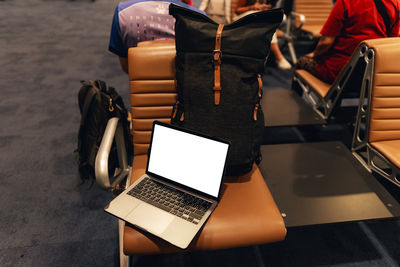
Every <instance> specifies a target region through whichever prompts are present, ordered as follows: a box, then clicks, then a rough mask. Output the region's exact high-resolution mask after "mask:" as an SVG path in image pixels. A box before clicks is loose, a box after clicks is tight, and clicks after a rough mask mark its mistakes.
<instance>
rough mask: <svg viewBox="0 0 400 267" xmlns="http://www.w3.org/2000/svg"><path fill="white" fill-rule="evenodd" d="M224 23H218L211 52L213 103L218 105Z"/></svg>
mask: <svg viewBox="0 0 400 267" xmlns="http://www.w3.org/2000/svg"><path fill="white" fill-rule="evenodd" d="M223 28H224V24H219V25H218V29H217V35H216V36H215V49H214V52H213V64H214V87H213V90H214V103H215V105H219V100H220V96H221V58H222V52H221V37H222V30H223Z"/></svg>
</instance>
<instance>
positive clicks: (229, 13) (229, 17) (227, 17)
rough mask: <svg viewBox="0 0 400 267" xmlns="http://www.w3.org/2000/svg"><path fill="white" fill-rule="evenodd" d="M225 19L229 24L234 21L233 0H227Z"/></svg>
mask: <svg viewBox="0 0 400 267" xmlns="http://www.w3.org/2000/svg"><path fill="white" fill-rule="evenodd" d="M225 20H226V23H227V24H229V23H231V21H232V18H231V0H225Z"/></svg>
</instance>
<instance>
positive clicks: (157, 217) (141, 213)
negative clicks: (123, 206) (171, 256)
mask: <svg viewBox="0 0 400 267" xmlns="http://www.w3.org/2000/svg"><path fill="white" fill-rule="evenodd" d="M174 218H175V216H174V215H172V214H169V213H167V212H165V211H163V210H161V209H159V208H156V207H154V206H152V205H150V204H147V203H140V204H139V206H138V207H137V208H135V209H134V210H133V211H132V212H131V213H130V214H129V215H128V217H127V218H126V219H127V221H128V222H129V221H130V222H133V224H137V225H138V226H139V227H142V228H144V229H146V230H148V231H149V232H150V231H151V232H154V233H155V234H161V233H163V232H164V231H165V229H166V228H167V227H168V225H169V224H170V223H171V222H172V221H173V220H174Z"/></svg>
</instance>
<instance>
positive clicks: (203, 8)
mask: <svg viewBox="0 0 400 267" xmlns="http://www.w3.org/2000/svg"><path fill="white" fill-rule="evenodd" d="M208 1H209V0H203V1H202V2H201V4H200V6H199V9H200V10H202V11H205V10H206V8H207V6H208Z"/></svg>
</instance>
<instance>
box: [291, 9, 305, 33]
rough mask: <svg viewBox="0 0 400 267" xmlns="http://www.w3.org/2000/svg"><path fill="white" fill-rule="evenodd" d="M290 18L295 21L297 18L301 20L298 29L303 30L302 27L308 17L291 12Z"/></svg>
mask: <svg viewBox="0 0 400 267" xmlns="http://www.w3.org/2000/svg"><path fill="white" fill-rule="evenodd" d="M289 16H290V17H291V18H292V19H295V18H296V17H297V18H298V19H299V22H300V24H299V25H298V26H297V28H298V29H301V27H302V26H303V25H304V23H306V16H305V15H304V14H300V13H297V12H294V11H292V12H290V15H289ZM293 22H294V21H293Z"/></svg>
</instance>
